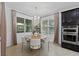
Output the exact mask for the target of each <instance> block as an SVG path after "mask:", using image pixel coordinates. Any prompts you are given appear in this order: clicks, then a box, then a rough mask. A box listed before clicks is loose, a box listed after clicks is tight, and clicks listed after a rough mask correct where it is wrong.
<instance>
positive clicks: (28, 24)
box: [25, 19, 32, 32]
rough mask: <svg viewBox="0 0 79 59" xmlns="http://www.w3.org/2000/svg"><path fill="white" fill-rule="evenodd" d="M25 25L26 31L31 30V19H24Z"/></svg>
mask: <svg viewBox="0 0 79 59" xmlns="http://www.w3.org/2000/svg"><path fill="white" fill-rule="evenodd" d="M25 27H26V32H31V31H32V20H29V19H26V20H25Z"/></svg>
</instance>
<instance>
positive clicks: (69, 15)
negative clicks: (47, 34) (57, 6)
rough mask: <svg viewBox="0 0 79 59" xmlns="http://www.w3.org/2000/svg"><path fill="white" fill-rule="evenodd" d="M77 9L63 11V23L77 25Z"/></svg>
mask: <svg viewBox="0 0 79 59" xmlns="http://www.w3.org/2000/svg"><path fill="white" fill-rule="evenodd" d="M76 18H77V9H72V10H68V11H65V12H62V25H76V24H77V19H76Z"/></svg>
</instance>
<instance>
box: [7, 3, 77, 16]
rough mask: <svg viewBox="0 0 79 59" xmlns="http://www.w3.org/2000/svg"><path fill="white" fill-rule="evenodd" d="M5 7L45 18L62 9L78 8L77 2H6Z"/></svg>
mask: <svg viewBox="0 0 79 59" xmlns="http://www.w3.org/2000/svg"><path fill="white" fill-rule="evenodd" d="M6 6H8V7H9V8H11V9H15V10H17V11H19V12H23V13H25V14H27V15H30V16H40V17H43V16H46V15H51V14H53V13H56V12H59V11H61V10H64V9H69V8H75V7H79V3H78V2H6Z"/></svg>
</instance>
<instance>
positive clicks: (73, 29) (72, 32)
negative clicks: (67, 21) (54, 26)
mask: <svg viewBox="0 0 79 59" xmlns="http://www.w3.org/2000/svg"><path fill="white" fill-rule="evenodd" d="M62 42H66V43H71V44H75V45H77V43H78V26H68V27H62Z"/></svg>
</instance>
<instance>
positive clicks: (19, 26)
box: [17, 17, 24, 33]
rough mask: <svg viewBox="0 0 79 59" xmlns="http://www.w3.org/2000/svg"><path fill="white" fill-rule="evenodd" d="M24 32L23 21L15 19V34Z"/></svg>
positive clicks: (18, 18)
mask: <svg viewBox="0 0 79 59" xmlns="http://www.w3.org/2000/svg"><path fill="white" fill-rule="evenodd" d="M22 32H24V19H23V18H20V17H17V33H22Z"/></svg>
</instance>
